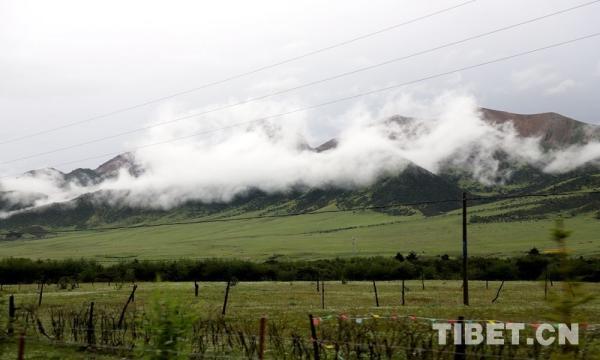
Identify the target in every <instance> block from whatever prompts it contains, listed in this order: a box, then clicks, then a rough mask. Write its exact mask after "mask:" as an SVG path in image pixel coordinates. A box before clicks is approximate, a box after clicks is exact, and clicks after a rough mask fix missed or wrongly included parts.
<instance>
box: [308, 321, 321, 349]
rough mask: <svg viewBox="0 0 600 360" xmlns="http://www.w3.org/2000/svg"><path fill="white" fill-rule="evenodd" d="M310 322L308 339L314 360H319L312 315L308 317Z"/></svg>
mask: <svg viewBox="0 0 600 360" xmlns="http://www.w3.org/2000/svg"><path fill="white" fill-rule="evenodd" d="M308 319H309V320H310V339H311V341H312V343H313V353H314V358H315V360H319V343H318V341H317V329H315V321H314V318H313V316H312V314H309V315H308Z"/></svg>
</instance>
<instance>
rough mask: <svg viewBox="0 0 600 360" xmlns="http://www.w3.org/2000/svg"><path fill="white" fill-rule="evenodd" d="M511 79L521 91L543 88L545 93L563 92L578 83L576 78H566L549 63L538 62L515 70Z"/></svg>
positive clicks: (555, 93) (556, 93)
mask: <svg viewBox="0 0 600 360" xmlns="http://www.w3.org/2000/svg"><path fill="white" fill-rule="evenodd" d="M511 81H512V83H513V86H514V87H515V88H516V89H517V90H519V91H527V90H541V91H542V93H543V94H545V95H558V94H562V93H565V92H566V91H568V90H569V89H571V88H573V87H575V86H576V85H577V82H575V80H573V79H570V78H565V77H564V76H562V75H561V74H560V73H559V72H558V71H556V70H555V69H554V68H553V67H552V66H550V65H547V64H538V65H535V66H532V67H529V68H526V69H524V70H520V71H517V72H513V74H512V75H511Z"/></svg>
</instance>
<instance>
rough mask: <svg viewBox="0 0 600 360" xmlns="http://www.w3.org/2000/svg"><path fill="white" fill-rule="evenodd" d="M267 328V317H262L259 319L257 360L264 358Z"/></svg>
mask: <svg viewBox="0 0 600 360" xmlns="http://www.w3.org/2000/svg"><path fill="white" fill-rule="evenodd" d="M266 328H267V317H266V316H264V315H263V316H262V317H261V318H260V333H259V334H260V335H259V338H258V359H259V360H263V359H264V358H265V330H266Z"/></svg>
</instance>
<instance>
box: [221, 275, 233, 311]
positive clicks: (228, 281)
mask: <svg viewBox="0 0 600 360" xmlns="http://www.w3.org/2000/svg"><path fill="white" fill-rule="evenodd" d="M230 287H231V279H230V280H227V287H226V288H225V299H223V310H222V311H221V315H225V311H226V310H227V300H228V299H229V288H230Z"/></svg>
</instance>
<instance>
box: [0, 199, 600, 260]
mask: <svg viewBox="0 0 600 360" xmlns="http://www.w3.org/2000/svg"><path fill="white" fill-rule="evenodd" d="M551 200H552V199H550V201H551ZM544 201H546V202H545V203H540V201H539V200H537V199H518V200H504V201H499V202H494V203H490V204H479V205H474V206H470V207H469V216H478V217H482V218H488V217H491V218H493V217H496V220H494V221H491V222H471V223H470V224H469V230H468V231H469V250H470V253H471V254H473V255H496V256H511V255H516V254H519V253H521V254H522V253H524V252H526V251H527V250H529V249H531V248H532V247H537V248H538V249H540V250H545V249H550V248H552V247H553V243H552V242H551V241H550V236H549V234H550V229H551V228H552V227H553V226H554V221H555V219H557V218H563V219H564V220H565V225H566V227H567V228H568V229H570V230H573V234H572V236H571V238H569V247H570V249H571V251H572V253H573V254H574V255H599V254H600V246H599V244H600V242H599V237H600V220H599V219H598V218H597V214H596V213H595V212H590V211H583V212H576V211H573V209H572V208H571V210H569V211H560V209H561V204H560V203H558V205H556V206H555V208H556V209H555V212H554V213H550V214H547V213H546V214H543V216H542V217H537V218H536V217H535V216H532V214H534V215H535V214H536V211H539V210H536V209H539V208H540V206H543V207H548V206H552V203H549V202H548V200H544ZM578 205H579V204H576V205H574V206H578ZM332 208H334V206H333V205H329V206H328V207H325V208H323V209H324V210H327V209H332ZM263 213H264V212H261V213H259V212H244V213H241V214H238V213H233V214H232V213H227V212H221V213H217V214H212V215H210V216H207V217H205V218H203V219H211V218H223V217H229V218H235V217H236V216H237V217H247V216H253V215H259V214H263ZM511 214H525V215H527V216H530V217H531V220H522V221H518V220H514V219H512V220H511V221H498V218H499V219H500V220H502V219H503V217H506V218H509V217H510V216H511ZM170 220H173V219H170V218H159V219H154V220H153V221H155V222H164V221H170ZM461 221H462V220H461V211H460V210H453V211H450V212H447V213H444V214H442V215H436V216H427V217H426V216H423V215H421V214H419V213H416V214H414V215H411V216H394V215H391V214H386V213H381V212H374V211H348V212H338V213H322V214H319V213H317V214H310V215H302V216H291V217H281V218H265V219H253V220H240V221H229V222H209V223H197V224H187V225H173V226H161V227H149V228H137V229H125V230H106V231H101V232H99V231H82V232H75V233H61V234H58V235H52V236H51V237H48V238H44V239H22V240H17V241H3V242H0V256H2V257H29V258H40V259H62V258H79V257H90V258H96V259H98V260H115V259H118V258H138V259H178V258H211V257H235V258H240V259H250V260H265V259H267V258H270V257H273V256H277V257H280V258H282V259H316V258H331V257H336V256H339V257H350V256H356V255H357V256H373V255H384V256H388V255H393V254H395V253H396V252H402V253H407V252H409V251H415V252H417V253H419V254H423V255H429V256H435V255H441V254H448V255H451V256H452V255H457V254H459V252H460V250H461ZM353 239H354V240H353Z"/></svg>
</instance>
